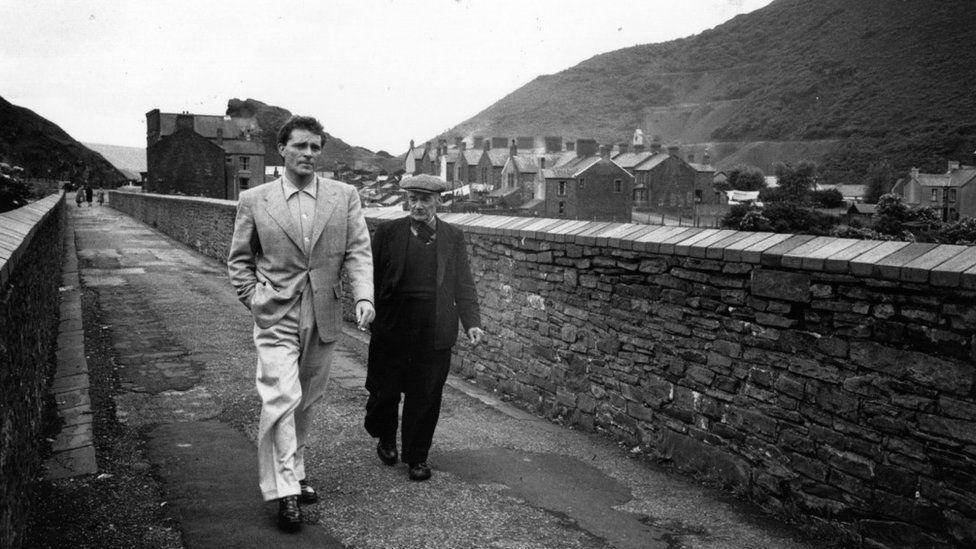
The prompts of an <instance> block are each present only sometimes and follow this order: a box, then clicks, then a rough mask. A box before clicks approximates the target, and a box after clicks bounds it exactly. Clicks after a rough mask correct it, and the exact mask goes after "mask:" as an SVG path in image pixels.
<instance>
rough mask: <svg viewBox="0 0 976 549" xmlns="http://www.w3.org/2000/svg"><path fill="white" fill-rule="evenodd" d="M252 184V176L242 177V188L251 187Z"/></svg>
mask: <svg viewBox="0 0 976 549" xmlns="http://www.w3.org/2000/svg"><path fill="white" fill-rule="evenodd" d="M250 185H251V178H250V177H242V178H241V185H240V187H241V190H244V189H247V188H250Z"/></svg>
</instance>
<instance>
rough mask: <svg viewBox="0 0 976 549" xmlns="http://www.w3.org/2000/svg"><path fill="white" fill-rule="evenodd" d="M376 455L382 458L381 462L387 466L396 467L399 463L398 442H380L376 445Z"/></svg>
mask: <svg viewBox="0 0 976 549" xmlns="http://www.w3.org/2000/svg"><path fill="white" fill-rule="evenodd" d="M376 455H378V456H379V457H380V461H382V462H383V463H385V464H387V465H396V462H397V447H396V442H387V441H384V440H380V441H379V443H378V444H377V445H376Z"/></svg>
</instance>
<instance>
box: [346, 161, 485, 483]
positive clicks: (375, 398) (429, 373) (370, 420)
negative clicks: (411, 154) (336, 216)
mask: <svg viewBox="0 0 976 549" xmlns="http://www.w3.org/2000/svg"><path fill="white" fill-rule="evenodd" d="M400 186H401V188H403V189H404V190H406V191H407V205H408V207H409V211H410V215H409V216H407V217H404V218H402V219H398V220H395V221H389V222H386V223H382V224H380V225H379V226H378V227H377V228H376V232H375V233H374V235H373V264H374V270H373V285H374V288H375V291H376V320H375V321H374V322H373V327H372V339H371V341H370V345H369V359H368V364H367V374H366V389H368V390H369V400H368V401H367V402H366V421H365V426H366V430H367V431H368V432H369V434H370V435H372V436H373V437H375V438H378V439H379V443H378V444H377V447H376V452H377V455H379V457H380V460H382V461H383V463H385V464H387V465H394V464H396V462H397V448H396V433H397V407H398V405H399V403H400V394H401V393H403V395H404V400H403V421H402V428H401V442H402V448H403V461H404V462H406V463H407V464H408V466H409V468H408V474H409V477H410V479H411V480H427V479H429V478H430V476H431V471H430V467H429V466H428V465H427V454H428V452H429V450H430V445H431V441H432V439H433V436H434V429H435V427H436V426H437V419H438V417H439V416H440V408H441V394H442V392H443V388H444V383H445V382H446V381H447V374H448V371H449V370H450V365H451V347H452V346H453V345H454V343H455V342H456V341H457V333H458V320H460V322H461V325H462V326H463V328H464V331H465V334H466V335H467V337H468V339H469V341H470V342H471V344H473V345H477V344H479V343H481V342H482V341H483V340H484V339H485V334H484V332H483V331H482V329H481V314H480V311H479V308H478V295H477V292H476V290H475V286H474V279H473V277H472V276H471V268H470V266H469V264H468V254H467V249H466V247H465V243H464V234H463V233H462V232H461V229H459V228H457V227H454V226H452V225H450V224H448V223H446V222H444V221H442V220H440V219H438V218H437V215H436V211H437V205H438V204H439V203H440V193H441V192H443V191H444V190H445V189H444V187H445V185H444V182H443V180H441V179H440V178H437V177H434V176H429V175H419V176H414V177H409V178H406V179H404V181H403V182H402V183H401V185H400Z"/></svg>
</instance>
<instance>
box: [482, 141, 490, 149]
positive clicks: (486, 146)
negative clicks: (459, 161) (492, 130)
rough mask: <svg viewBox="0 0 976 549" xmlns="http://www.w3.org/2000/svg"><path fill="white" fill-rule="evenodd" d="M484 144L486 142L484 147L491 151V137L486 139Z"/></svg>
mask: <svg viewBox="0 0 976 549" xmlns="http://www.w3.org/2000/svg"><path fill="white" fill-rule="evenodd" d="M483 144H484V147H482V148H483V149H484V150H486V151H490V150H491V139H485V140H484V143H483Z"/></svg>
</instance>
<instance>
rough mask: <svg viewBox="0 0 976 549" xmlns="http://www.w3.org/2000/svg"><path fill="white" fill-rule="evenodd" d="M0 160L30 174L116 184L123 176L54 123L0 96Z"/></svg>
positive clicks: (123, 178)
mask: <svg viewBox="0 0 976 549" xmlns="http://www.w3.org/2000/svg"><path fill="white" fill-rule="evenodd" d="M0 121H3V122H2V123H0V161H3V162H7V163H10V164H16V165H18V166H21V167H22V168H24V170H25V171H26V172H27V175H28V176H29V177H39V178H49V179H63V180H70V181H74V182H84V181H86V180H87V181H90V182H91V183H92V184H95V185H117V184H119V183H121V182H123V181H124V180H125V177H124V176H123V175H122V174H121V173H120V172H119V171H118V170H117V169H115V167H113V166H112V165H111V164H110V163H109V162H108V161H107V160H105V159H104V158H102V156H101V155H100V154H98V153H96V152H93V151H91V150H89V149H88V148H87V147H85V146H84V145H82V144H81V143H79V142H78V141H75V139H74V138H72V137H71V136H70V135H68V134H67V133H66V132H65V131H64V130H62V129H61V128H60V127H58V125H57V124H54V123H53V122H51V121H49V120H47V119H46V118H44V117H42V116H40V115H38V114H37V113H35V112H34V111H31V110H30V109H25V108H23V107H18V106H17V105H13V104H11V103H10V102H8V101H7V100H5V99H3V98H2V97H0Z"/></svg>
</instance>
